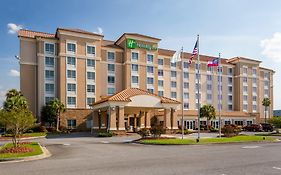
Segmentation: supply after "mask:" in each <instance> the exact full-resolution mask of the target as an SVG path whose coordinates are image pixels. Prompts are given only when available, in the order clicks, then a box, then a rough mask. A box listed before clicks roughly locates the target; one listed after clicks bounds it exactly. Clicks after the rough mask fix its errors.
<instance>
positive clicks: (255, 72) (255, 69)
mask: <svg viewBox="0 0 281 175" xmlns="http://www.w3.org/2000/svg"><path fill="white" fill-rule="evenodd" d="M253 75H254V76H256V75H257V68H253Z"/></svg>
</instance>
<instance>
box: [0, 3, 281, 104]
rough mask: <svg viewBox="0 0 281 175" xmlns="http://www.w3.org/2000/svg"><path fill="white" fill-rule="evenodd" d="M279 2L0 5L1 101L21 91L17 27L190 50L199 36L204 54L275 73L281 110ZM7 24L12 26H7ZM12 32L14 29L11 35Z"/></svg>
mask: <svg viewBox="0 0 281 175" xmlns="http://www.w3.org/2000/svg"><path fill="white" fill-rule="evenodd" d="M280 6H281V1H279V0H275V1H274V0H269V1H264V0H255V1H254V0H227V1H226V0H201V1H198V0H186V1H182V0H177V1H172V0H153V1H152V0H140V1H133V0H111V1H109V0H100V1H98V0H96V1H92V0H79V1H78V0H77V1H74V0H65V1H63V0H49V1H43V0H42V1H41V0H25V1H20V0H18V1H15V0H3V1H1V6H0V38H1V42H0V103H2V102H1V98H2V99H3V95H4V93H5V92H6V90H7V89H10V88H19V77H18V72H17V71H18V70H19V65H18V62H17V61H16V60H15V59H14V55H18V52H19V41H18V38H17V35H16V33H14V34H13V33H12V32H15V31H16V30H17V29H18V28H20V27H23V28H26V29H31V30H37V31H44V32H50V33H54V32H55V30H56V28H57V27H71V28H82V29H85V30H89V31H93V32H96V31H97V30H98V28H99V27H100V28H101V29H102V31H103V34H104V35H105V39H110V40H116V39H117V38H118V37H119V36H121V35H122V33H124V32H137V33H142V34H146V35H151V36H155V37H158V38H161V39H162V41H161V43H160V47H162V48H170V49H179V48H180V47H181V46H183V47H184V50H185V51H188V52H191V51H192V48H193V45H194V42H195V38H196V35H197V34H200V52H201V53H202V54H208V55H214V56H215V55H218V53H219V52H221V53H222V56H223V57H225V58H231V57H235V56H244V57H249V58H254V59H259V60H261V61H263V63H262V64H261V65H262V66H264V67H268V68H271V69H274V70H275V71H276V74H275V76H274V93H275V99H274V108H276V109H277V108H279V109H280V108H281V100H279V99H278V94H280V93H281V81H278V80H281V73H280V72H281V66H280V65H281V20H280V19H281V11H280ZM8 24H9V25H8ZM9 29H11V31H10V32H9Z"/></svg>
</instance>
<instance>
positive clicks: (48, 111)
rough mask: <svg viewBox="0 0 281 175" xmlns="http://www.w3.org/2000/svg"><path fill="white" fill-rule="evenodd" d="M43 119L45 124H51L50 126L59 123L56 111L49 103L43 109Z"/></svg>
mask: <svg viewBox="0 0 281 175" xmlns="http://www.w3.org/2000/svg"><path fill="white" fill-rule="evenodd" d="M41 117H42V120H43V122H45V123H49V124H50V126H54V124H55V123H56V121H57V116H56V111H55V110H54V109H53V108H52V107H51V106H50V105H49V103H48V104H47V105H46V106H43V107H42V110H41Z"/></svg>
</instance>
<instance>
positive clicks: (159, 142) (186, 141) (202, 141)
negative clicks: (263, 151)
mask: <svg viewBox="0 0 281 175" xmlns="http://www.w3.org/2000/svg"><path fill="white" fill-rule="evenodd" d="M263 138H265V140H263ZM274 140H275V138H271V137H263V136H235V137H230V138H225V137H223V138H201V139H200V142H199V143H196V139H147V140H145V139H144V140H140V141H139V142H140V143H144V144H155V145H191V144H209V143H236V142H258V141H274Z"/></svg>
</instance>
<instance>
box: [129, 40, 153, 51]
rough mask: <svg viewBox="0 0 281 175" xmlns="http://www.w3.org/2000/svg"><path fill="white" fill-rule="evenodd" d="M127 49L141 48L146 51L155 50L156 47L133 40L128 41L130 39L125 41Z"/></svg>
mask: <svg viewBox="0 0 281 175" xmlns="http://www.w3.org/2000/svg"><path fill="white" fill-rule="evenodd" d="M127 48H128V49H135V48H142V49H146V50H157V46H156V45H150V44H143V43H139V42H137V41H136V40H135V39H130V38H128V39H127Z"/></svg>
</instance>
